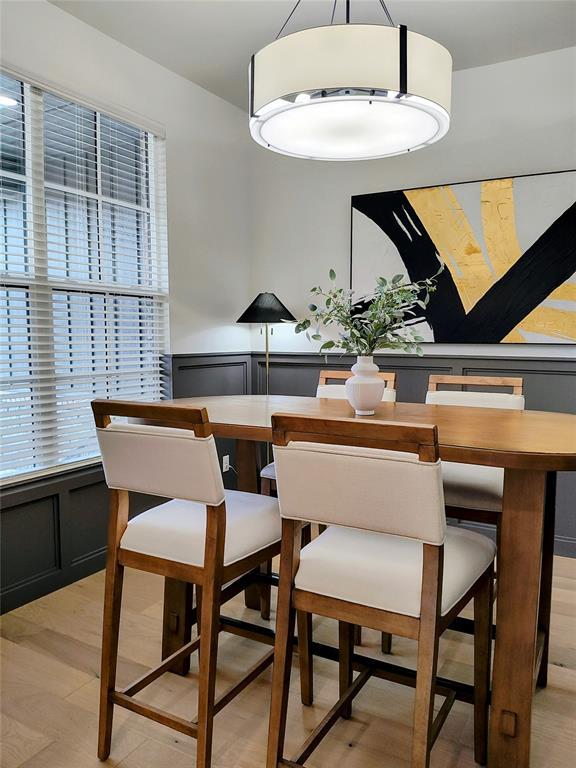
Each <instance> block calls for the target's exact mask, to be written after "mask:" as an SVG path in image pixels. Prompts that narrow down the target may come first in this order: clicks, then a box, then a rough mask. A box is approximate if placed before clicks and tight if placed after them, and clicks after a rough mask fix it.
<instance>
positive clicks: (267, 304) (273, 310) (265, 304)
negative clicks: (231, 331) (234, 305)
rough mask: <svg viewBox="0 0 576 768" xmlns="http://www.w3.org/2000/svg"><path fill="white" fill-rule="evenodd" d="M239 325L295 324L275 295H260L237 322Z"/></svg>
mask: <svg viewBox="0 0 576 768" xmlns="http://www.w3.org/2000/svg"><path fill="white" fill-rule="evenodd" d="M236 322H237V323H282V322H289V323H295V322H296V318H295V317H294V315H293V314H292V312H289V311H288V310H287V309H286V307H285V306H284V304H282V302H281V301H280V299H279V298H278V297H277V296H276V295H275V294H274V293H259V294H258V296H256V298H255V299H254V301H253V302H252V304H250V306H249V307H248V309H246V310H245V311H244V312H243V313H242V314H241V315H240V317H239V318H238V320H236Z"/></svg>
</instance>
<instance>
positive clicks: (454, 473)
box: [442, 461, 504, 512]
mask: <svg viewBox="0 0 576 768" xmlns="http://www.w3.org/2000/svg"><path fill="white" fill-rule="evenodd" d="M442 480H443V484H444V501H445V503H446V506H447V507H464V509H484V510H486V511H489V512H501V511H502V494H503V491H504V470H503V469H502V468H501V467H482V466H479V465H478V464H457V463H456V462H452V461H443V462H442Z"/></svg>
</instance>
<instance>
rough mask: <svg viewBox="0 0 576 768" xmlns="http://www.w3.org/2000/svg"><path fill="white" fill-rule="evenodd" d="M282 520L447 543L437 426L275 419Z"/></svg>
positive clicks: (292, 417)
mask: <svg viewBox="0 0 576 768" xmlns="http://www.w3.org/2000/svg"><path fill="white" fill-rule="evenodd" d="M272 430H273V435H274V459H275V462H276V481H277V484H278V500H279V503H280V512H281V515H282V517H285V518H289V519H292V520H309V521H311V522H318V523H324V524H328V525H342V526H346V527H350V528H363V529H365V530H371V531H378V532H381V533H391V534H395V535H397V536H405V537H410V538H414V539H418V540H420V541H423V542H426V543H428V544H436V545H440V544H442V543H443V541H444V536H445V531H446V516H445V512H444V493H443V489H442V470H441V466H440V461H439V459H438V437H437V430H436V427H435V426H430V425H420V424H399V423H386V422H381V421H360V420H358V419H325V418H319V417H304V416H297V415H289V414H274V415H273V416H272Z"/></svg>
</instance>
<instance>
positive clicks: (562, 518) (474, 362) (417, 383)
mask: <svg viewBox="0 0 576 768" xmlns="http://www.w3.org/2000/svg"><path fill="white" fill-rule="evenodd" d="M375 359H376V362H377V364H378V365H379V367H380V369H381V370H383V371H395V372H396V374H397V380H396V389H397V397H398V400H400V401H401V402H407V403H408V402H412V403H423V402H424V400H425V397H426V390H427V388H428V377H429V375H430V374H431V373H437V374H442V373H444V374H454V375H458V376H474V375H476V376H521V377H522V378H523V379H524V391H525V395H526V407H527V408H529V409H531V410H536V411H560V412H563V413H576V359H574V360H570V359H566V358H559V359H534V358H503V357H482V356H478V357H445V356H439V355H429V356H428V355H426V356H424V357H416V356H412V355H394V354H390V355H377V356H376V358H375ZM353 364H354V358H353V357H351V356H349V355H344V356H340V355H334V354H331V355H328V356H327V359H326V358H325V357H324V355H318V354H314V353H302V354H281V353H275V354H272V355H271V358H270V391H271V392H272V393H273V394H278V395H309V396H313V395H314V393H315V391H316V385H317V383H318V373H319V372H320V371H321V370H322V369H330V370H337V369H342V370H349V369H350V367H351V366H352V365H353ZM265 371H266V368H265V358H264V355H263V354H253V355H252V382H253V392H254V393H256V392H264V391H265V381H266V377H265ZM575 498H576V472H559V473H558V488H557V493H556V515H557V517H556V553H557V554H559V555H566V556H569V557H576V506H575V504H574V499H575ZM473 527H478V528H482V529H485V528H486V527H485V526H473Z"/></svg>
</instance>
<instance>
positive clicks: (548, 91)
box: [0, 0, 576, 356]
mask: <svg viewBox="0 0 576 768" xmlns="http://www.w3.org/2000/svg"><path fill="white" fill-rule="evenodd" d="M0 18H1V20H2V27H1V28H0V35H1V38H0V42H1V47H0V54H1V56H2V61H3V62H4V63H5V64H6V65H8V66H10V67H11V68H13V69H16V70H19V71H21V72H22V73H23V74H26V73H29V74H30V75H32V76H33V77H35V78H37V79H40V80H43V81H48V82H50V83H53V84H55V85H56V86H58V87H59V88H61V89H64V90H68V91H71V92H72V93H75V94H79V95H82V96H84V97H85V98H87V99H92V100H95V101H96V102H98V103H100V104H101V105H109V107H110V108H111V109H114V110H115V109H120V110H122V111H123V112H126V111H128V112H132V113H135V114H136V115H143V116H144V117H145V118H147V119H148V120H152V121H154V122H156V123H160V124H163V125H164V126H165V129H166V136H167V180H168V217H169V222H168V225H169V226H168V237H169V269H170V296H171V307H170V325H171V334H170V335H171V351H172V352H174V353H178V352H182V353H189V352H225V351H240V350H241V351H244V350H248V349H250V347H252V348H253V349H255V350H258V349H260V348H261V345H262V340H261V337H260V336H259V335H258V332H257V331H256V330H254V331H253V333H252V336H250V333H249V331H248V330H247V329H246V328H244V327H242V326H237V325H235V324H234V321H235V319H236V317H238V315H239V314H240V313H241V312H242V311H243V309H244V308H245V306H246V305H247V304H248V302H249V301H251V299H252V298H253V296H254V295H255V294H256V293H257V292H258V291H261V290H271V291H274V292H275V293H277V294H278V296H279V297H280V298H281V299H282V300H283V301H284V302H285V303H286V304H287V306H288V307H289V308H290V309H292V311H293V312H294V313H295V314H297V315H299V314H302V313H303V312H304V311H305V308H306V306H307V304H308V295H307V294H308V290H309V288H310V287H311V286H312V285H314V284H318V283H322V282H323V281H324V282H326V275H327V271H328V269H329V268H330V267H334V268H335V269H336V271H337V272H338V273H339V275H340V276H342V278H343V279H347V275H348V268H349V238H350V196H351V195H353V194H360V193H365V192H377V191H383V190H387V189H402V188H407V187H417V186H425V185H430V184H438V183H443V182H456V181H466V180H471V179H481V178H490V177H498V176H506V175H514V174H523V173H534V172H541V171H551V170H562V169H566V168H574V167H576V129H575V126H576V48H573V49H566V50H562V51H554V52H551V53H546V54H541V55H537V56H532V57H529V58H525V59H518V60H515V61H509V62H504V63H501V64H495V65H492V66H487V67H480V68H477V69H468V70H464V71H461V72H456V73H455V75H454V92H453V114H452V127H451V130H450V133H449V134H448V136H447V137H446V138H445V139H444V140H443V141H441V142H440V143H438V144H437V145H435V146H433V147H430V148H428V149H424V150H422V151H419V152H416V153H415V154H413V155H404V156H401V157H397V158H391V159H389V160H381V161H374V162H369V163H320V162H312V161H301V160H294V159H292V158H285V157H281V156H277V155H274V154H273V153H271V152H268V151H266V150H264V149H262V148H260V147H257V146H256V145H255V144H254V143H253V142H252V141H251V140H250V138H249V136H248V130H247V116H246V113H244V112H242V111H241V110H239V109H237V108H236V107H233V106H231V105H230V104H228V103H227V102H225V101H223V100H221V99H219V98H217V97H216V96H214V95H212V94H210V93H208V92H207V91H205V90H203V89H202V88H200V87H198V86H196V85H194V84H192V83H190V82H189V81H188V80H185V79H184V78H181V77H179V76H178V75H175V74H173V73H172V72H170V71H169V70H167V69H165V68H163V67H161V66H159V65H158V64H156V63H154V62H152V61H150V60H149V59H147V58H145V57H143V56H141V55H140V54H138V53H136V52H134V51H132V50H131V49H129V48H127V47H125V46H123V45H121V44H120V43H118V42H116V41H115V40H112V39H111V38H109V37H107V36H106V35H103V34H102V33H100V32H98V31H97V30H95V29H94V28H92V27H90V26H88V25H86V24H84V23H82V22H80V21H78V20H77V19H75V18H74V17H72V16H71V15H69V14H67V13H65V12H64V11H61V10H60V9H58V8H56V7H55V6H52V5H50V4H49V3H47V2H45V0H29V1H23V0H18V1H16V0H4V1H3V2H2V4H1V17H0ZM273 349H274V350H277V351H290V350H302V351H313V350H314V349H315V347H312V346H310V345H309V344H308V343H307V342H306V340H305V339H304V338H302V337H296V336H295V335H294V333H293V330H292V328H291V327H290V326H285V327H282V326H278V327H276V329H275V333H274V339H273ZM427 352H429V353H438V354H444V353H451V354H470V353H472V354H478V353H481V354H482V353H484V354H501V355H508V356H512V355H533V354H536V355H540V356H560V355H563V356H571V355H574V347H572V346H561V345H557V346H550V347H544V346H542V345H539V346H529V345H517V346H512V345H495V346H482V347H466V346H454V345H453V346H442V345H430V346H429V347H427Z"/></svg>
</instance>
